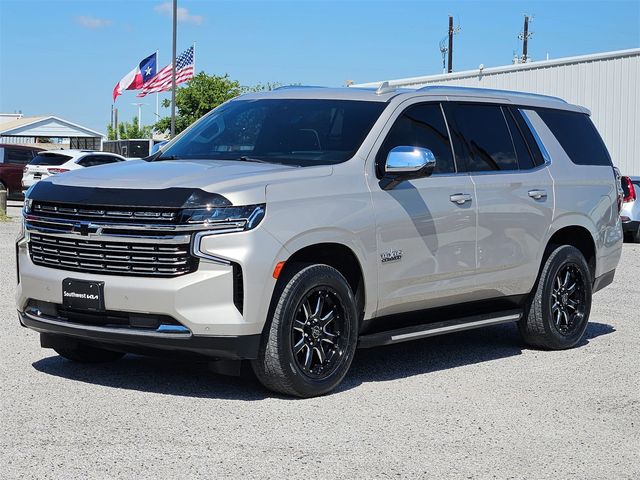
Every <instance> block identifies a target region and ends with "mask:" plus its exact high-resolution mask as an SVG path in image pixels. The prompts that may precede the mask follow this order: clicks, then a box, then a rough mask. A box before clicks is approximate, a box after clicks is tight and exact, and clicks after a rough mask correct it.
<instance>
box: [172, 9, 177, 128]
mask: <svg viewBox="0 0 640 480" xmlns="http://www.w3.org/2000/svg"><path fill="white" fill-rule="evenodd" d="M177 30H178V0H173V49H172V50H173V52H172V57H171V64H172V65H171V138H173V137H175V135H176V40H177V36H178V32H177Z"/></svg>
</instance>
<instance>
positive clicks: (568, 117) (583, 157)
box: [536, 109, 611, 165]
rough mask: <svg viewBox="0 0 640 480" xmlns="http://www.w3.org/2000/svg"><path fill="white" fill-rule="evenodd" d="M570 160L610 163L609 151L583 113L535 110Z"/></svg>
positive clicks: (577, 162) (580, 162) (584, 162)
mask: <svg viewBox="0 0 640 480" xmlns="http://www.w3.org/2000/svg"><path fill="white" fill-rule="evenodd" d="M536 112H538V115H540V118H542V120H544V123H546V124H547V127H549V130H551V132H552V133H553V135H554V136H555V137H556V139H557V140H558V142H559V143H560V145H561V146H562V148H563V149H564V151H565V152H566V154H567V155H568V156H569V158H570V159H571V161H572V162H573V163H575V164H577V165H611V158H610V157H609V152H607V148H606V147H605V145H604V142H603V141H602V139H601V138H600V135H599V134H598V131H597V130H596V127H595V126H594V125H593V123H592V122H591V119H590V118H589V117H588V116H587V115H586V114H584V113H576V112H566V111H562V110H546V109H539V110H536Z"/></svg>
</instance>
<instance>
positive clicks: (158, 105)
mask: <svg viewBox="0 0 640 480" xmlns="http://www.w3.org/2000/svg"><path fill="white" fill-rule="evenodd" d="M158 52H159V50H156V73H157V72H158V65H160V63H159V62H158ZM159 97H160V93H159V92H156V118H155V121H156V122H157V121H158V120H160V100H159Z"/></svg>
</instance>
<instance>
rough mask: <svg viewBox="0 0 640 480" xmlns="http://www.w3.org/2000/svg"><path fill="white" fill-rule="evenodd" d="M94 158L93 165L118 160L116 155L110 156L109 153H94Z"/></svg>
mask: <svg viewBox="0 0 640 480" xmlns="http://www.w3.org/2000/svg"><path fill="white" fill-rule="evenodd" d="M94 158H95V163H94V165H106V164H108V163H116V162H119V161H120V159H119V158H118V157H112V156H111V155H96V156H95V157H94Z"/></svg>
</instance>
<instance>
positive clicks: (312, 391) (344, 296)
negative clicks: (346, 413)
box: [252, 265, 357, 397]
mask: <svg viewBox="0 0 640 480" xmlns="http://www.w3.org/2000/svg"><path fill="white" fill-rule="evenodd" d="M285 282H286V283H285V284H284V288H282V289H281V290H280V291H281V293H280V294H279V298H277V299H276V301H277V304H276V306H275V309H274V312H273V316H272V318H271V323H270V325H269V327H268V330H267V331H266V332H265V338H264V339H263V343H262V346H261V348H260V352H259V355H258V359H257V360H254V361H253V362H252V366H253V370H254V372H255V373H256V376H257V377H258V379H259V380H260V382H261V383H262V384H263V385H264V386H265V387H267V388H268V389H270V390H274V391H276V392H280V393H285V394H288V395H295V396H298V397H314V396H317V395H322V394H324V393H327V392H329V391H331V390H333V389H334V388H335V387H336V386H338V384H339V383H340V382H341V381H342V379H343V378H344V376H345V375H346V373H347V371H348V369H349V366H350V365H351V361H352V360H353V355H354V353H355V348H356V340H357V313H356V312H357V310H356V300H355V298H354V295H353V292H352V291H351V288H350V287H349V284H348V283H347V281H346V280H345V278H344V277H343V276H342V275H341V274H340V272H338V270H336V269H335V268H332V267H330V266H328V265H306V266H305V265H301V266H300V267H299V268H298V270H297V272H296V273H295V274H293V275H291V276H290V277H288V280H285Z"/></svg>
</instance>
